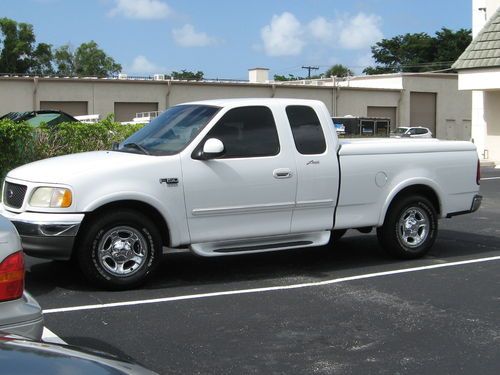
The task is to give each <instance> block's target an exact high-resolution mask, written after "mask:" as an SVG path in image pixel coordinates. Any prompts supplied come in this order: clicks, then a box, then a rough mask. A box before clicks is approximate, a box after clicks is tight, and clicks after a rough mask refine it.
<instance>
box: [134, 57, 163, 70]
mask: <svg viewBox="0 0 500 375" xmlns="http://www.w3.org/2000/svg"><path fill="white" fill-rule="evenodd" d="M128 70H129V71H130V72H131V73H139V74H150V73H161V72H164V71H165V68H163V67H161V66H159V65H156V64H155V63H153V62H151V61H149V60H148V59H147V58H146V57H145V56H142V55H139V56H137V57H136V58H135V59H134V61H133V62H132V65H131V66H130V68H129V69H128Z"/></svg>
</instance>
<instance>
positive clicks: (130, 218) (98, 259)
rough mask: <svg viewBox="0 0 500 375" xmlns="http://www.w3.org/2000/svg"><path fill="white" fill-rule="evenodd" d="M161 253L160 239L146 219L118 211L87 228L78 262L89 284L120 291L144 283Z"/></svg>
mask: <svg viewBox="0 0 500 375" xmlns="http://www.w3.org/2000/svg"><path fill="white" fill-rule="evenodd" d="M161 254H162V242H161V236H160V234H159V232H158V229H157V228H156V226H155V225H154V224H153V222H152V221H151V220H150V219H149V217H147V216H145V215H143V214H141V213H140V212H136V211H133V210H118V211H114V212H109V213H106V214H104V215H103V216H101V217H100V218H98V219H96V220H94V221H93V222H91V223H90V225H88V226H87V227H86V233H85V234H84V236H83V238H82V242H81V245H80V247H79V250H78V261H79V264H80V267H81V269H82V271H83V273H84V275H85V276H86V277H87V279H89V281H91V282H94V283H96V284H98V285H100V286H102V287H105V288H107V289H115V290H120V289H130V288H134V287H136V286H138V285H140V284H142V283H143V282H144V281H146V279H147V278H148V277H149V276H150V275H151V274H152V272H153V271H154V269H155V268H156V267H157V266H158V263H159V261H160V257H161Z"/></svg>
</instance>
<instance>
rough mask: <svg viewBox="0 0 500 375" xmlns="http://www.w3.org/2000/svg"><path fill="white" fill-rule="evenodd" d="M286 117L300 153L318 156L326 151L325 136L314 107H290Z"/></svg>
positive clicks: (287, 108)
mask: <svg viewBox="0 0 500 375" xmlns="http://www.w3.org/2000/svg"><path fill="white" fill-rule="evenodd" d="M286 115H287V117H288V122H289V123H290V127H291V129H292V134H293V140H294V142H295V147H296V149H297V151H298V152H299V153H301V154H303V155H318V154H323V153H324V152H325V151H326V141H325V135H324V134H323V129H322V127H321V123H320V121H319V118H318V115H317V114H316V111H315V110H314V109H313V108H312V107H309V106H303V105H290V106H287V107H286Z"/></svg>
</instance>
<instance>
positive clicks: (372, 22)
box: [339, 13, 384, 49]
mask: <svg viewBox="0 0 500 375" xmlns="http://www.w3.org/2000/svg"><path fill="white" fill-rule="evenodd" d="M341 23H342V26H341V31H340V38H339V42H340V45H341V46H342V47H343V48H346V49H363V48H367V47H370V46H371V45H373V44H375V42H377V41H379V40H380V39H382V38H383V36H384V35H383V34H382V31H381V30H380V24H381V18H380V17H379V16H377V15H374V14H364V13H359V14H358V15H356V16H355V17H354V18H351V19H343V20H342V22H341Z"/></svg>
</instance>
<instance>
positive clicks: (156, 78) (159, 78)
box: [153, 74, 165, 81]
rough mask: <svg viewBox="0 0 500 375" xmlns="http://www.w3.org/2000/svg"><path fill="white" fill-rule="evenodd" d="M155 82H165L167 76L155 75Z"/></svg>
mask: <svg viewBox="0 0 500 375" xmlns="http://www.w3.org/2000/svg"><path fill="white" fill-rule="evenodd" d="M153 80H155V81H165V74H155V75H154V76H153Z"/></svg>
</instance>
